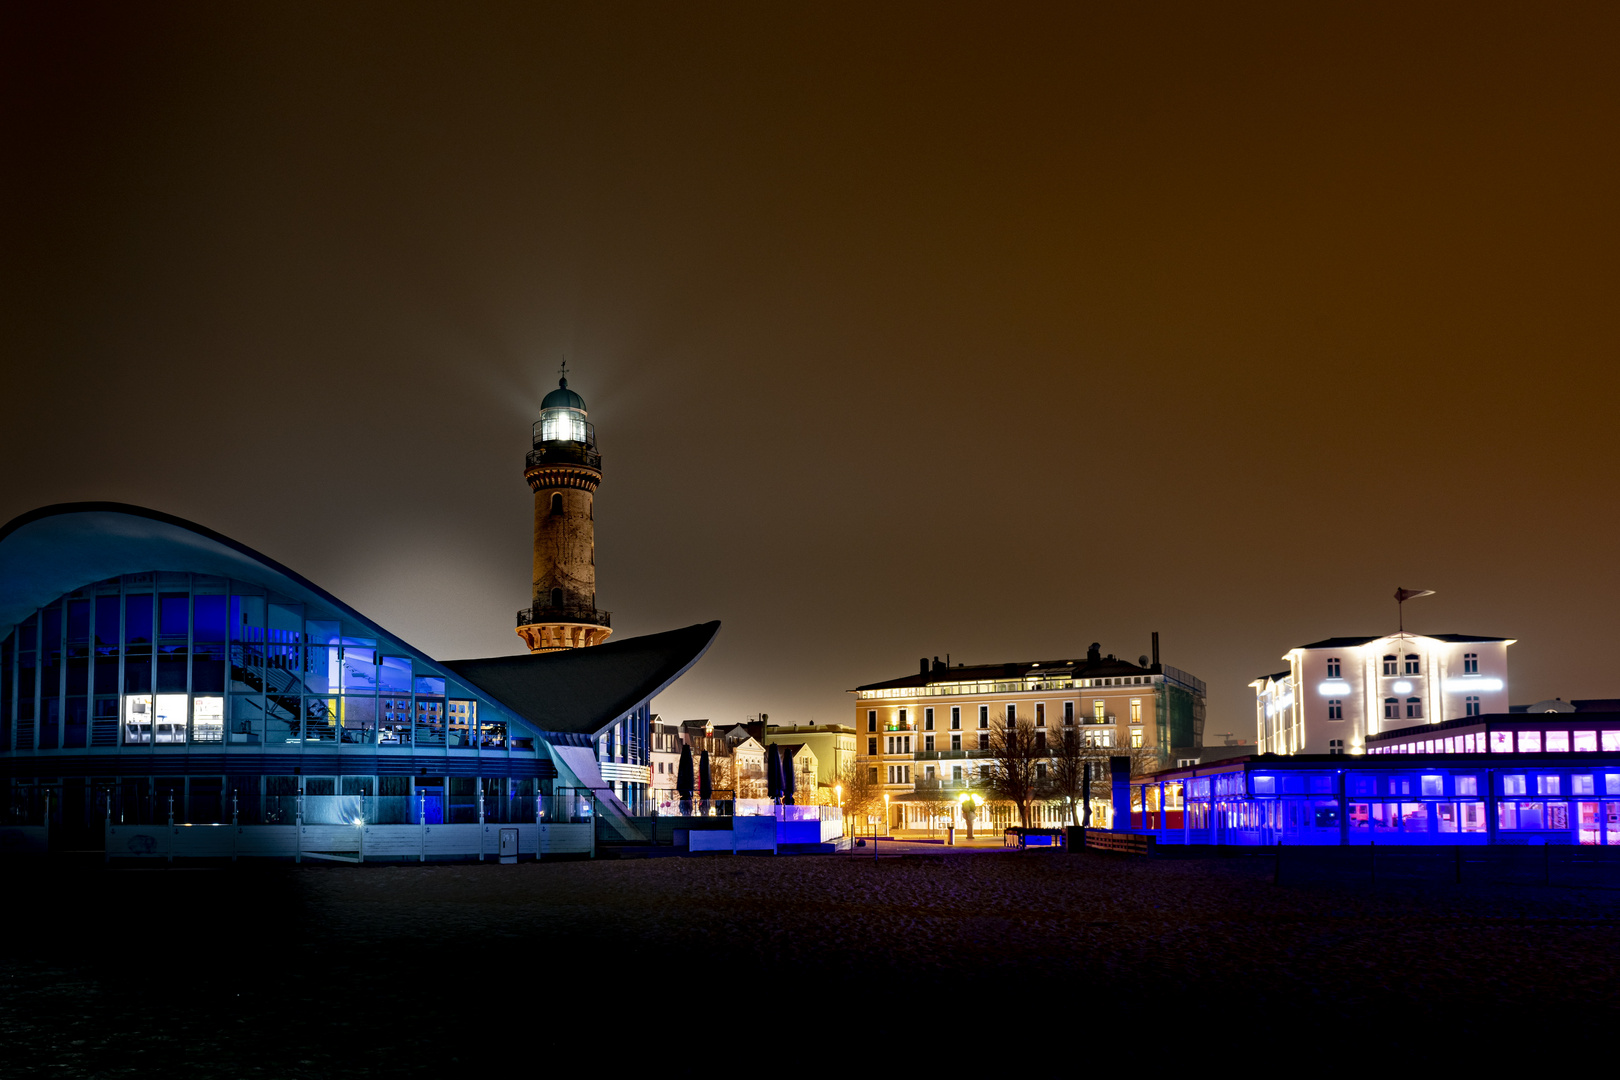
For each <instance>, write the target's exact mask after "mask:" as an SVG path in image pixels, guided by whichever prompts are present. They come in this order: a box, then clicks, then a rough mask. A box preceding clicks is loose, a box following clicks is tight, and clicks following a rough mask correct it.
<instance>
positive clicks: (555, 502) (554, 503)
mask: <svg viewBox="0 0 1620 1080" xmlns="http://www.w3.org/2000/svg"><path fill="white" fill-rule="evenodd" d="M551 512H552V513H553V514H560V513H562V512H563V509H562V492H560V491H554V492H552V493H551Z"/></svg>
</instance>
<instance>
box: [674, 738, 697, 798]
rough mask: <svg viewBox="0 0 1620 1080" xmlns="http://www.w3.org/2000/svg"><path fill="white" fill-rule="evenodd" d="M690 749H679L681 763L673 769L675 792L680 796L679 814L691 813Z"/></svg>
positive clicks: (688, 747)
mask: <svg viewBox="0 0 1620 1080" xmlns="http://www.w3.org/2000/svg"><path fill="white" fill-rule="evenodd" d="M693 787H694V785H693V783H692V748H691V747H690V746H683V747H681V763H680V764H679V765H677V766H676V767H675V790H676V791H678V792H680V794H681V813H682V814H683V815H684V814H690V813H691V812H692V806H691V803H692V788H693Z"/></svg>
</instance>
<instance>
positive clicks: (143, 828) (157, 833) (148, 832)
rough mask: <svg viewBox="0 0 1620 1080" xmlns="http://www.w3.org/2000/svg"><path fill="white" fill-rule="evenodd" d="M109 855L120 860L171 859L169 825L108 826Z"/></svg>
mask: <svg viewBox="0 0 1620 1080" xmlns="http://www.w3.org/2000/svg"><path fill="white" fill-rule="evenodd" d="M107 854H108V856H110V857H118V858H129V857H133V858H137V859H146V858H158V859H166V858H168V857H169V827H168V826H167V825H109V826H107Z"/></svg>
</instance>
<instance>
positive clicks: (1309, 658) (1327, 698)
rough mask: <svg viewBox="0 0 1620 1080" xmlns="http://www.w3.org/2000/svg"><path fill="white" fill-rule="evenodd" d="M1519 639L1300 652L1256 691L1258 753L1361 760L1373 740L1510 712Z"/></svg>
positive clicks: (1415, 639) (1358, 643)
mask: <svg viewBox="0 0 1620 1080" xmlns="http://www.w3.org/2000/svg"><path fill="white" fill-rule="evenodd" d="M1512 644H1513V639H1512V638H1501V637H1479V636H1476V635H1473V634H1432V635H1425V634H1405V633H1403V634H1392V635H1388V636H1384V637H1335V638H1327V639H1325V640H1322V641H1316V642H1312V643H1311V644H1309V645H1300V646H1298V647H1297V648H1294V649H1290V650H1289V651H1288V653H1287V655H1285V656H1284V657H1283V659H1285V660H1287V661H1288V668H1287V669H1286V670H1284V671H1279V672H1277V673H1275V674H1272V675H1263V676H1261V677H1260V678H1258V679H1255V680H1254V681H1253V682H1251V683H1250V684H1249V685H1250V686H1251V687H1253V688H1254V691H1255V733H1256V736H1257V742H1258V749H1257V752H1258V753H1262V754H1266V753H1271V754H1359V753H1363V752H1364V751H1365V749H1366V745H1367V740H1368V738H1369V737H1370V736H1373V735H1377V734H1379V733H1381V732H1387V731H1391V730H1394V729H1396V728H1403V727H1411V726H1415V725H1422V724H1438V723H1440V722H1442V721H1444V720H1450V719H1453V718H1456V717H1467V716H1479V715H1483V714H1485V713H1505V712H1507V711H1508V676H1507V649H1508V646H1509V645H1512Z"/></svg>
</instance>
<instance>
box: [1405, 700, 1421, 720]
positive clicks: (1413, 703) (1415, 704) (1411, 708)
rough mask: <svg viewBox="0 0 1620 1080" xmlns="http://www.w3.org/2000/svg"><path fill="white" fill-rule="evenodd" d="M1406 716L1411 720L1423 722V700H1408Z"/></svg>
mask: <svg viewBox="0 0 1620 1080" xmlns="http://www.w3.org/2000/svg"><path fill="white" fill-rule="evenodd" d="M1406 715H1407V717H1408V718H1409V719H1414V720H1421V719H1422V718H1423V699H1422V698H1415V697H1409V698H1407V699H1406Z"/></svg>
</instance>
